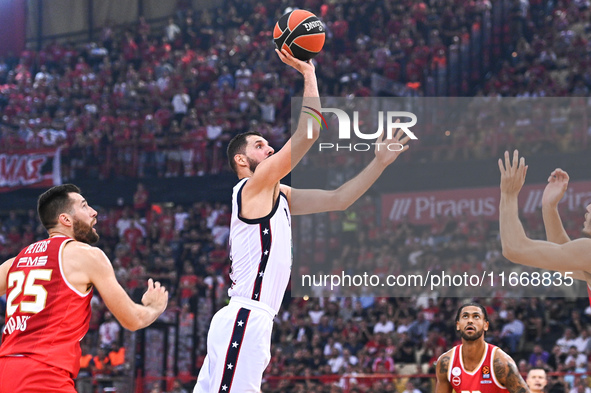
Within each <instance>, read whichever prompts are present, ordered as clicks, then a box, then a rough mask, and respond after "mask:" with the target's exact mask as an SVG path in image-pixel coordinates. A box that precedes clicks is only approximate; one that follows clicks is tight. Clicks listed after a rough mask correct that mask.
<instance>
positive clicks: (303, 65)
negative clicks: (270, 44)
mask: <svg viewBox="0 0 591 393" xmlns="http://www.w3.org/2000/svg"><path fill="white" fill-rule="evenodd" d="M275 52H277V56H279V58H280V59H281V61H282V62H284V63H285V64H287V65H289V66H292V67H293V68H295V69H296V70H297V71H298V72H299V73H301V74H302V75H305V74H306V73H307V72H312V73H313V72H315V68H314V64H313V63H312V60H308V61H302V60H300V59H296V58H295V57H293V56H292V55H290V54H289V52H288V51H287V50H285V49H282V50H279V49H275Z"/></svg>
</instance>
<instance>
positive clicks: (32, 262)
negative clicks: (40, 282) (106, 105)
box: [16, 255, 47, 267]
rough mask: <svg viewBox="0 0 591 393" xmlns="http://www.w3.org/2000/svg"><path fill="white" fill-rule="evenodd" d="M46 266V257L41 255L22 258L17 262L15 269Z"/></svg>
mask: <svg viewBox="0 0 591 393" xmlns="http://www.w3.org/2000/svg"><path fill="white" fill-rule="evenodd" d="M46 264H47V255H42V256H40V257H35V258H31V257H22V258H20V259H19V260H18V263H17V264H16V267H38V266H45V265H46Z"/></svg>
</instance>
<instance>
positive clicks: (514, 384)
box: [493, 348, 529, 393]
mask: <svg viewBox="0 0 591 393" xmlns="http://www.w3.org/2000/svg"><path fill="white" fill-rule="evenodd" d="M493 368H494V372H495V377H496V378H497V380H498V381H499V382H500V383H501V385H503V386H505V387H506V388H507V390H508V391H509V392H510V393H529V387H528V386H527V384H526V383H525V381H524V380H523V377H522V376H521V374H519V370H518V369H517V365H516V364H515V361H514V360H513V359H511V357H510V356H509V355H507V354H506V353H505V352H503V351H502V350H501V349H499V348H498V349H497V350H496V351H495V358H494V360H493Z"/></svg>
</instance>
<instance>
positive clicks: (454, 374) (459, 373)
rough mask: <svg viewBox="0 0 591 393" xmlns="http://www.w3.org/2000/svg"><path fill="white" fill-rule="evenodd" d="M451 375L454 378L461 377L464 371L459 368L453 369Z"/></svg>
mask: <svg viewBox="0 0 591 393" xmlns="http://www.w3.org/2000/svg"><path fill="white" fill-rule="evenodd" d="M451 375H453V376H454V377H459V376H460V375H462V370H460V368H459V367H454V368H452V369H451Z"/></svg>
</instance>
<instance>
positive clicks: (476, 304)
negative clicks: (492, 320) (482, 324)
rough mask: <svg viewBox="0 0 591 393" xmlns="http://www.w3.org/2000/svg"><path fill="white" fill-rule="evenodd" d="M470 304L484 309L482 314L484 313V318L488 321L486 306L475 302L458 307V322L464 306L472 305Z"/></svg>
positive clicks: (481, 309)
mask: <svg viewBox="0 0 591 393" xmlns="http://www.w3.org/2000/svg"><path fill="white" fill-rule="evenodd" d="M470 306H474V307H478V308H479V309H480V311H482V314H483V315H484V320H485V321H486V322H488V313H487V312H486V308H484V306H483V305H482V304H478V303H475V302H470V303H464V304H462V305H461V306H460V308H458V313H457V314H456V322H458V321H459V320H460V314H461V313H462V310H463V309H464V308H466V307H470Z"/></svg>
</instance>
